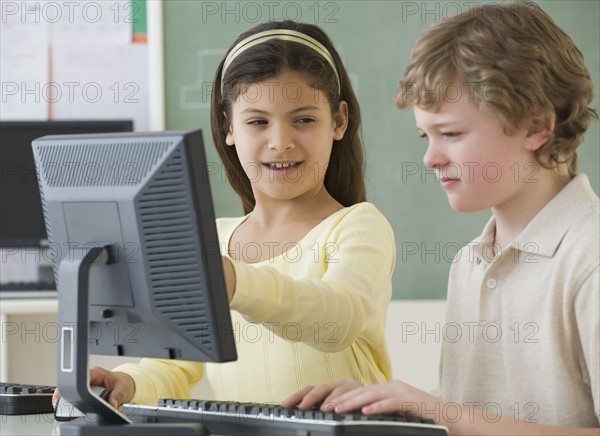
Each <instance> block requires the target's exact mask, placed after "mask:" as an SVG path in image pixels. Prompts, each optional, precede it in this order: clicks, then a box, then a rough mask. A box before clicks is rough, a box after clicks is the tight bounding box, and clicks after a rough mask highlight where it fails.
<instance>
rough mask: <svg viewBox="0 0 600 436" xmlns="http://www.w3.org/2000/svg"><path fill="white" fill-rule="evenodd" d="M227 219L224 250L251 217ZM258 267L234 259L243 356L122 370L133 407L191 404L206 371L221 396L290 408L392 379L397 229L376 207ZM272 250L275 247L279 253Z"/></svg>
mask: <svg viewBox="0 0 600 436" xmlns="http://www.w3.org/2000/svg"><path fill="white" fill-rule="evenodd" d="M244 219H245V217H241V218H226V219H219V220H217V227H218V231H219V239H220V241H221V252H222V253H223V255H226V254H227V253H230V254H231V253H233V251H234V250H257V249H267V250H268V249H269V247H268V246H265V247H259V246H258V244H256V245H254V244H253V245H252V247H250V246H247V247H230V246H229V240H230V237H231V235H232V234H233V232H234V231H235V229H236V228H237V227H238V226H239V225H240V224H241V223H242V222H243V221H244ZM284 248H285V249H287V250H284V253H283V254H282V255H280V256H277V257H272V258H271V259H269V260H267V261H264V262H261V263H256V264H246V263H243V262H234V269H235V274H236V289H235V295H234V297H233V299H232V301H231V303H230V308H231V316H232V328H233V331H234V334H235V338H236V347H237V353H238V360H237V361H235V362H228V363H206V364H203V363H200V362H190V361H177V360H172V361H169V360H161V359H142V361H141V362H140V363H139V364H125V365H121V366H119V367H117V368H115V371H122V372H126V373H127V374H129V375H130V376H131V377H133V379H134V380H135V384H136V391H135V395H134V397H133V398H132V399H131V402H135V403H138V404H141V403H150V404H153V403H155V402H156V400H157V399H158V398H164V397H171V398H189V395H190V388H191V387H192V386H193V385H194V384H195V383H197V382H198V381H199V380H200V379H201V378H202V377H203V375H204V365H206V376H207V377H208V380H209V382H210V384H211V387H212V388H213V391H214V392H215V396H216V398H217V399H218V400H233V401H252V402H280V401H282V400H283V399H285V398H286V397H287V396H289V395H291V394H292V393H293V392H295V391H297V390H299V389H301V388H302V387H304V386H306V385H312V384H318V383H326V382H330V381H334V380H340V379H354V380H358V381H361V382H363V383H379V382H383V381H386V380H389V379H390V378H391V367H390V361H389V356H388V352H387V348H386V344H385V338H384V327H385V317H386V313H387V308H388V302H389V300H390V298H391V292H392V285H391V278H392V273H393V269H394V263H395V254H396V253H395V244H394V235H393V232H392V229H391V227H390V225H389V223H388V222H387V220H386V219H385V217H384V216H383V215H382V214H381V213H380V212H379V211H378V210H377V209H376V208H375V206H373V205H372V204H370V203H360V204H357V205H354V206H352V207H347V208H344V209H342V210H340V211H338V212H336V213H334V214H333V215H331V216H329V217H328V218H326V219H325V220H323V221H322V222H321V223H320V224H318V225H317V226H316V227H314V228H313V229H312V230H311V231H310V232H309V233H308V234H307V235H306V236H305V237H304V238H303V239H302V240H301V241H299V242H298V244H296V245H295V246H293V247H284ZM271 249H272V248H271Z"/></svg>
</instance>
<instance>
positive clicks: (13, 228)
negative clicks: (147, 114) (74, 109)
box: [0, 120, 133, 247]
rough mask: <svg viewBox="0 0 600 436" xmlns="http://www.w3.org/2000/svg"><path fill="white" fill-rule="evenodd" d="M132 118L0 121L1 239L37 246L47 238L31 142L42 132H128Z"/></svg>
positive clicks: (27, 245)
mask: <svg viewBox="0 0 600 436" xmlns="http://www.w3.org/2000/svg"><path fill="white" fill-rule="evenodd" d="M132 130H133V121H131V120H104V121H85V120H73V121H2V122H0V169H1V170H0V174H1V177H0V242H1V243H2V245H3V246H7V245H10V246H16V247H38V246H40V243H41V241H44V240H46V238H47V236H46V227H45V225H44V217H43V214H42V206H41V202H40V192H39V189H38V184H37V180H36V175H35V164H34V162H33V153H32V151H31V142H32V141H33V140H34V139H36V138H39V137H41V136H46V135H62V134H65V135H66V134H76V133H108V132H130V131H132Z"/></svg>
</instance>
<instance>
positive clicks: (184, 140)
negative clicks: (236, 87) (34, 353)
mask: <svg viewBox="0 0 600 436" xmlns="http://www.w3.org/2000/svg"><path fill="white" fill-rule="evenodd" d="M33 153H34V157H35V162H36V165H37V170H38V174H39V183H40V192H41V194H42V200H43V209H44V216H45V220H46V225H47V228H48V240H49V245H50V252H51V256H52V260H53V262H54V266H55V278H56V279H57V288H58V291H59V296H60V294H61V292H63V290H64V289H65V287H66V286H68V283H67V282H64V283H63V277H62V276H61V267H63V266H69V264H73V263H74V262H75V259H76V258H77V257H78V256H79V255H80V254H81V253H82V252H84V251H86V250H89V249H90V248H92V247H107V251H108V252H109V254H110V257H111V261H110V262H109V263H108V264H106V265H92V266H91V268H90V270H89V316H90V318H89V320H90V324H91V330H90V331H91V332H94V331H95V332H98V333H97V336H98V337H97V338H95V339H94V340H92V341H89V344H90V352H91V353H95V354H106V355H128V356H142V357H159V358H177V359H184V360H200V361H223V360H233V359H235V357H236V355H235V347H234V341H233V336H232V334H231V322H230V315H229V305H228V301H227V292H226V288H225V282H224V278H223V270H222V260H221V255H220V250H219V241H218V237H217V230H216V223H215V216H214V211H213V205H212V198H211V192H210V185H209V179H208V177H207V174H208V173H207V171H206V161H205V154H204V147H203V141H202V134H201V132H200V131H195V132H188V133H184V132H181V133H179V132H173V133H171V132H163V133H121V134H98V135H96V134H91V135H64V136H46V137H43V138H40V139H37V140H35V141H34V142H33ZM60 303H61V301H59V304H60ZM59 309H60V307H59ZM115 329H119V330H120V331H115ZM109 333H110V334H109Z"/></svg>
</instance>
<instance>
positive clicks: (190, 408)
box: [123, 399, 448, 436]
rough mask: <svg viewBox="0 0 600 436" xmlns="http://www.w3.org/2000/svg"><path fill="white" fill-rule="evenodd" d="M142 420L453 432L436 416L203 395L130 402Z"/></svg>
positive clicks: (268, 428) (294, 433)
mask: <svg viewBox="0 0 600 436" xmlns="http://www.w3.org/2000/svg"><path fill="white" fill-rule="evenodd" d="M123 413H125V414H126V415H127V416H128V417H129V418H130V419H131V420H132V421H134V422H137V423H148V422H156V423H174V422H183V423H185V422H190V423H191V422H194V423H201V424H202V425H203V427H204V428H205V429H206V431H208V433H209V434H215V433H216V434H227V435H240V436H256V435H260V436H286V435H290V436H300V435H306V436H308V435H310V436H313V435H319V436H369V435H373V436H375V435H376V436H392V435H394V436H399V435H411V436H448V430H447V429H446V427H443V426H440V425H436V424H435V423H434V422H433V421H432V420H428V419H421V418H414V417H409V416H400V415H381V416H366V415H362V414H360V413H352V414H336V413H327V412H321V411H318V410H307V411H301V410H299V409H286V408H282V407H279V406H274V405H272V404H253V403H235V402H223V401H219V402H217V401H202V400H173V399H163V400H159V402H158V405H157V406H143V405H137V404H125V405H124V406H123Z"/></svg>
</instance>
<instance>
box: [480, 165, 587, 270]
mask: <svg viewBox="0 0 600 436" xmlns="http://www.w3.org/2000/svg"><path fill="white" fill-rule="evenodd" d="M597 204H598V196H597V195H596V193H595V192H594V190H593V189H592V187H591V185H590V181H589V179H588V177H587V176H586V175H585V174H579V175H577V176H575V178H573V180H571V181H570V182H569V183H568V184H567V185H566V186H565V187H564V188H563V189H562V190H561V191H560V192H559V193H558V194H556V195H555V196H554V198H552V199H551V200H550V201H549V202H548V203H547V204H546V205H545V206H544V207H543V208H542V209H541V210H540V211H539V212H538V213H537V214H536V215H535V216H534V217H533V219H532V220H531V221H530V222H529V224H527V226H526V227H525V229H523V231H522V232H521V233H520V234H519V236H517V237H516V238H515V239H514V241H513V242H511V243H510V244H509V246H508V247H507V249H508V248H510V247H512V248H514V249H518V250H521V251H526V252H529V253H532V254H537V255H541V256H546V257H552V256H553V255H554V253H556V250H557V249H558V246H559V245H560V242H561V241H562V239H563V238H564V237H565V235H566V234H567V232H568V231H569V229H570V228H571V226H572V225H573V222H574V221H575V220H576V219H577V218H578V217H580V216H581V215H582V214H583V213H584V212H585V211H586V210H587V209H589V208H590V207H593V206H594V205H597ZM550 229H551V231H549V230H550ZM495 233H496V219H495V218H494V217H493V216H492V218H490V220H489V221H488V223H487V224H486V225H485V227H484V229H483V232H482V233H481V235H480V236H479V238H477V239H476V240H475V242H477V244H476V245H475V247H474V248H473V250H474V252H475V254H476V255H477V256H478V257H479V258H481V259H487V261H488V262H489V261H490V259H489V258H490V256H489V254H490V253H491V250H490V247H491V245H492V244H493V243H494V237H495ZM486 248H487V249H486Z"/></svg>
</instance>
